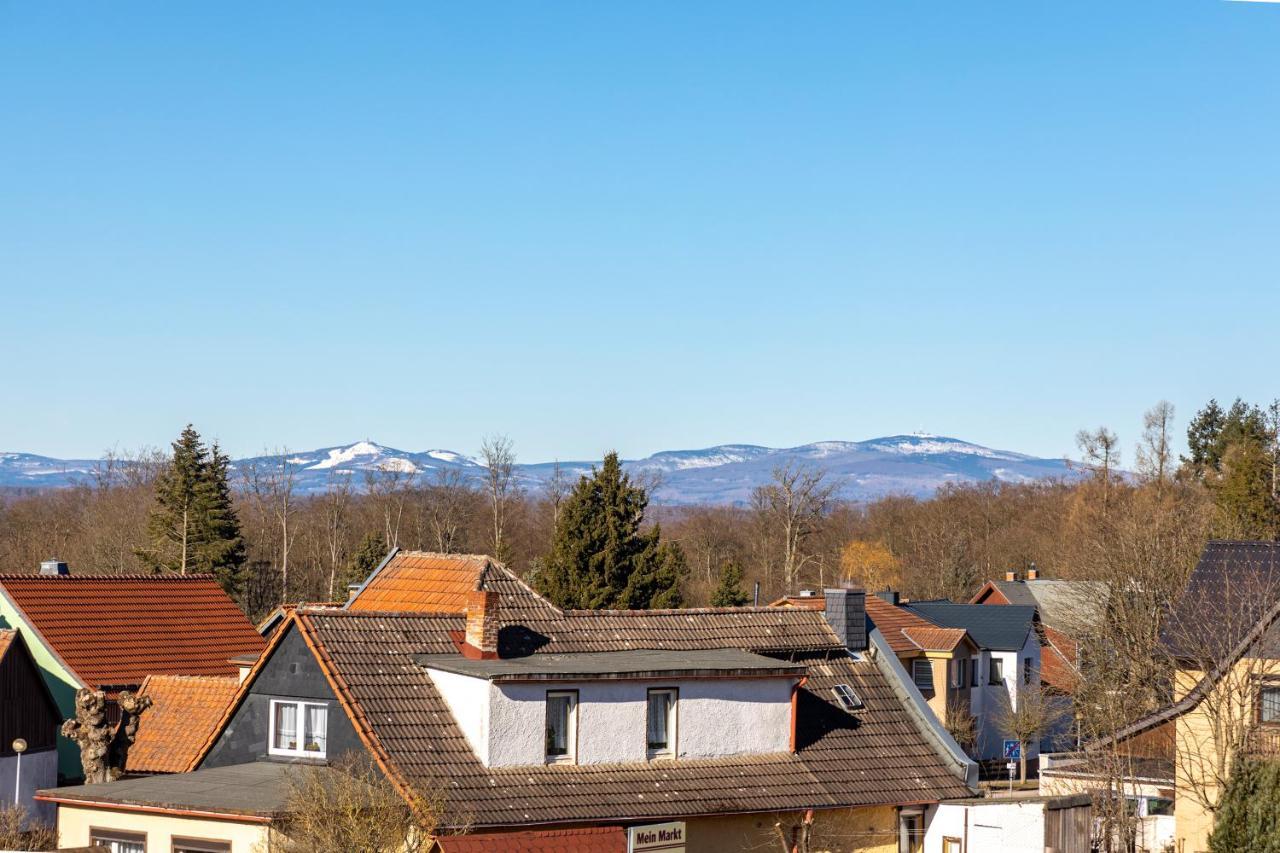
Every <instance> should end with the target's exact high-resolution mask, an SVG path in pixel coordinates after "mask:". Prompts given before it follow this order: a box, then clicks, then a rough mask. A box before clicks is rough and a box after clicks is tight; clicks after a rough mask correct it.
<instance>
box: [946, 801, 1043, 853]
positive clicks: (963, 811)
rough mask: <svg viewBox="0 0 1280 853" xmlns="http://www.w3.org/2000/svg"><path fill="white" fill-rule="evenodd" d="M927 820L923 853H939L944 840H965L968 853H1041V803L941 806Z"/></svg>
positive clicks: (953, 804) (955, 804)
mask: <svg viewBox="0 0 1280 853" xmlns="http://www.w3.org/2000/svg"><path fill="white" fill-rule="evenodd" d="M927 817H928V820H927V827H926V829H925V842H924V850H925V853H941V851H942V849H943V847H942V842H943V839H945V838H959V839H961V840H962V841H963V840H964V839H966V838H967V839H968V842H969V843H968V846H967V847H966V848H965V849H967V850H969V851H971V853H1044V805H1043V803H1038V802H1037V803H1018V802H1001V801H999V800H991V801H989V802H984V803H981V804H971V803H942V804H940V805H937V806H934V807H933V808H932V809H930V813H929V814H928V816H927Z"/></svg>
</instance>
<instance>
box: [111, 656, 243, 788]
mask: <svg viewBox="0 0 1280 853" xmlns="http://www.w3.org/2000/svg"><path fill="white" fill-rule="evenodd" d="M239 686H240V680H239V679H238V678H237V677H235V676H233V675H149V676H147V679H146V681H144V682H142V687H141V688H140V689H139V691H138V692H139V693H140V694H141V695H143V696H149V697H151V703H152V704H151V707H150V708H148V709H147V710H146V711H144V712H143V713H142V715H141V716H140V717H139V718H138V735H137V739H136V740H135V741H134V743H133V746H131V747H130V748H129V756H128V761H127V764H126V767H125V769H126V770H128V771H129V772H130V773H181V772H182V771H184V770H186V769H187V766H188V765H189V764H191V762H192V760H193V759H194V758H195V757H196V755H197V754H198V753H199V752H200V750H201V748H202V747H203V746H204V743H205V741H206V740H207V739H208V737H209V733H210V732H211V731H213V728H214V726H216V725H217V724H218V721H219V720H221V719H222V715H223V713H224V712H225V711H226V709H227V705H228V704H230V702H231V697H233V696H235V694H236V688H238V687H239Z"/></svg>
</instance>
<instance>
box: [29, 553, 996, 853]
mask: <svg viewBox="0 0 1280 853" xmlns="http://www.w3.org/2000/svg"><path fill="white" fill-rule="evenodd" d="M442 560H445V558H443V557H441V556H440V555H420V554H412V553H404V552H396V553H393V555H392V556H391V557H390V558H389V559H388V560H387V561H385V562H384V564H383V565H382V566H380V567H379V568H378V569H377V570H375V572H374V573H373V575H371V577H370V579H369V580H368V581H366V583H365V585H364V589H363V591H361V592H359V593H357V595H356V596H354V597H353V599H352V600H351V603H350V604H349V605H348V606H347V607H346V608H344V609H340V610H339V609H333V608H311V607H300V608H298V609H296V610H294V611H292V612H291V613H289V614H288V616H287V617H286V619H285V621H284V623H283V624H282V625H281V626H280V627H279V628H278V629H277V630H276V631H275V633H274V634H273V635H272V638H271V642H270V645H269V647H268V649H267V650H266V652H265V653H264V654H263V655H262V656H261V658H260V659H259V660H258V662H257V663H256V664H255V666H254V667H253V669H252V671H251V672H250V673H249V674H248V676H247V677H246V678H245V680H244V682H243V683H242V684H241V685H240V686H239V688H238V689H237V692H236V695H235V697H234V698H233V699H232V701H231V703H230V704H229V705H228V707H227V709H226V711H225V713H224V716H223V718H222V720H221V721H220V722H219V724H218V725H216V726H215V727H214V728H213V730H212V731H211V733H210V735H209V736H208V738H207V740H206V742H205V744H204V746H203V748H202V749H201V751H200V753H199V755H198V756H197V757H196V759H195V760H193V761H192V762H191V764H190V765H189V771H190V772H187V773H182V774H176V775H173V776H167V777H152V778H149V779H125V780H120V781H117V782H112V783H107V784H103V785H96V786H93V789H92V790H91V791H88V790H85V789H84V788H60V789H56V790H51V791H46V792H44V793H43V794H42V796H43V797H44V798H45V799H46V800H47V801H49V802H56V803H58V805H59V829H60V833H61V842H62V844H64V845H78V844H85V843H88V842H89V841H90V840H91V839H92V838H94V837H105V836H104V835H102V833H112V832H114V833H116V834H128V833H133V835H132V836H130V837H133V838H138V837H140V836H146V842H147V843H148V844H150V845H152V846H151V848H150V849H167V845H168V844H170V839H172V838H175V837H198V838H204V839H213V840H217V841H220V842H222V844H223V846H222V847H221V848H220V849H222V850H227V851H232V853H241V851H246V853H247V851H248V850H249V849H251V848H250V846H249V845H251V844H253V843H257V841H260V840H261V839H262V838H263V836H264V835H265V833H266V827H267V826H268V825H269V823H270V821H271V819H272V816H273V814H275V813H276V812H278V810H279V809H280V808H281V807H282V805H283V804H282V803H281V802H280V794H279V793H276V794H275V795H271V794H270V792H271V791H273V790H277V791H278V789H279V788H282V787H283V785H282V784H281V783H282V780H283V779H284V777H285V774H287V773H288V772H289V768H290V766H291V762H298V761H303V762H323V761H328V760H332V759H334V758H336V757H338V756H341V755H343V754H344V753H348V752H357V753H360V754H365V755H369V756H371V757H372V758H373V759H374V760H376V762H377V763H378V765H379V766H380V767H381V768H382V769H383V770H384V771H385V772H386V774H387V777H388V779H389V780H391V782H392V783H393V784H395V785H396V786H397V787H399V788H400V789H401V790H402V791H405V792H415V793H418V794H421V795H423V796H427V797H431V796H439V797H440V800H441V803H442V806H443V829H444V830H445V833H444V837H442V838H441V840H440V844H441V846H442V848H443V849H444V850H446V851H449V850H452V849H468V848H466V847H465V844H466V842H465V841H462V842H461V843H462V844H463V845H464V846H463V847H461V848H459V847H458V846H457V845H458V843H459V842H458V841H456V840H451V839H450V838H449V833H450V832H451V831H455V830H458V829H464V828H465V829H467V830H468V833H467V834H468V835H473V834H479V835H501V836H503V837H507V836H508V835H509V836H510V839H509V840H510V844H509V845H504V846H494V845H489V846H486V847H485V849H488V850H499V851H501V850H523V849H538V848H532V847H529V846H527V845H526V846H520V845H522V844H525V840H521V838H520V834H522V833H528V832H530V831H537V832H552V833H554V832H562V831H563V832H567V831H570V830H575V831H576V830H598V834H599V835H600V836H601V837H604V838H609V839H613V840H612V841H607V842H602V843H608V844H614V843H616V839H617V837H618V831H621V832H625V833H626V834H627V835H628V836H629V837H631V838H632V840H633V841H634V840H635V839H636V838H641V839H644V838H649V837H654V838H658V837H664V833H665V834H666V837H671V838H675V837H677V836H678V839H679V841H680V842H682V843H683V844H685V845H686V846H687V849H688V850H697V851H711V853H715V851H720V850H725V851H728V850H733V851H737V850H741V849H744V848H746V847H749V846H751V845H754V844H768V845H774V844H776V843H777V833H778V831H779V828H777V827H775V823H780V824H781V827H780V828H781V830H782V831H783V833H784V835H786V836H787V837H790V836H791V834H792V833H793V832H798V831H800V827H801V825H802V824H803V823H804V822H805V821H806V819H807V818H808V817H812V819H813V829H814V835H815V838H818V837H821V836H822V835H823V833H825V834H826V835H827V837H828V838H829V839H830V844H829V845H828V846H829V847H830V849H832V850H848V849H855V845H854V843H853V842H851V841H849V839H853V838H856V839H858V842H857V844H856V849H867V843H866V842H867V839H878V842H877V844H876V845H872V849H880V850H886V851H893V850H898V849H901V850H904V851H912V853H914V851H917V850H919V849H920V847H919V841H920V840H921V839H923V838H924V831H925V815H926V812H927V809H928V807H929V806H930V805H932V804H935V803H937V802H939V801H943V800H948V799H953V798H960V797H968V796H971V795H972V793H973V788H972V784H973V783H974V782H976V768H975V767H974V765H973V763H972V762H971V761H969V760H968V759H967V758H966V757H965V756H964V755H963V753H962V752H961V751H960V750H959V748H958V747H957V746H956V745H955V743H954V741H952V740H951V739H950V738H949V736H947V735H946V733H945V732H943V731H942V730H941V728H940V727H939V726H938V725H937V723H936V721H934V720H933V719H932V716H931V714H929V712H928V709H927V708H925V707H924V706H923V703H919V704H916V702H913V701H912V699H911V697H910V695H909V694H910V693H911V692H913V691H912V689H911V688H910V687H909V685H908V684H907V683H906V681H907V676H906V673H905V671H904V670H903V668H902V665H901V663H900V662H899V660H898V658H897V656H896V655H895V654H894V653H893V652H892V650H891V649H890V648H889V646H888V645H887V644H886V643H885V641H884V639H883V637H882V636H881V635H880V632H879V631H876V630H872V631H871V632H870V634H868V632H867V629H866V628H867V626H866V615H865V611H864V596H863V594H862V592H861V591H860V590H843V589H842V590H830V591H828V592H827V594H826V596H825V601H824V609H823V610H821V611H818V610H811V609H800V608H794V609H785V608H720V609H716V608H707V609H691V610H675V611H572V610H570V611H565V610H561V609H559V608H557V607H554V606H553V605H551V604H550V603H549V602H547V601H546V600H544V599H542V598H541V597H540V596H538V595H536V594H535V593H534V592H533V591H532V590H530V589H529V588H528V587H526V586H525V585H524V584H523V583H521V582H520V581H519V580H518V579H517V578H516V577H515V576H514V575H513V574H511V573H510V572H509V571H507V570H506V569H505V568H504V567H502V566H501V565H499V564H497V563H493V562H492V561H489V560H488V559H486V558H479V559H477V560H473V561H471V562H468V560H471V558H458V560H457V563H456V564H455V565H453V566H447V565H442V563H441V562H440V561H442ZM455 570H456V571H457V572H458V573H459V574H460V575H461V576H460V577H453V576H451V574H450V573H452V572H454V571H455ZM409 575H416V576H418V578H419V580H422V579H423V578H427V577H436V578H439V579H440V580H441V581H442V583H441V584H440V585H439V586H438V587H437V588H436V589H435V590H424V589H422V588H420V587H417V586H414V585H412V584H411V585H410V586H408V587H405V588H402V589H401V594H403V595H405V596H408V597H409V599H410V600H409V601H407V602H406V600H404V599H402V598H401V597H399V595H393V594H392V592H391V587H390V586H387V585H386V584H389V583H390V582H391V581H393V580H394V581H395V583H397V584H399V583H401V582H402V581H405V580H406V576H409ZM468 583H469V585H470V589H469V590H464V595H463V597H462V602H461V606H462V608H463V611H464V612H457V611H456V610H453V609H451V608H453V607H456V606H457V605H458V602H457V599H456V598H455V599H448V598H446V595H448V594H452V593H453V592H455V591H456V590H457V588H458V587H460V586H463V585H465V584H468ZM379 590H381V591H379ZM428 593H429V594H428ZM375 601H376V602H378V604H377V605H376V606H377V607H383V608H397V607H403V606H405V605H406V603H407V604H408V605H409V606H413V607H417V608H418V609H417V610H394V609H392V610H378V609H365V608H366V607H372V606H374V605H373V604H372V602H375ZM915 696H916V697H917V701H918V696H919V694H918V693H916V694H915ZM161 781H162V782H163V785H159V784H157V783H158V782H161ZM273 786H274V787H273ZM615 830H617V831H615ZM95 833H98V835H95ZM513 833H514V834H513ZM526 840H527V839H526ZM672 843H675V842H672ZM451 844H452V845H454V846H453V847H451V846H450V845H451ZM900 845H901V846H900ZM574 849H578V848H574ZM583 849H592V850H596V849H599V850H606V849H616V847H607V846H596V847H589V848H583ZM633 849H644V848H643V847H633ZM671 849H676V848H674V847H673V848H671Z"/></svg>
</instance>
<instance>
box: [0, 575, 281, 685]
mask: <svg viewBox="0 0 1280 853" xmlns="http://www.w3.org/2000/svg"><path fill="white" fill-rule="evenodd" d="M0 593H3V594H4V595H5V596H7V597H8V598H9V600H10V601H11V602H12V603H13V604H14V606H15V607H16V608H17V609H18V611H19V613H20V614H21V615H22V616H23V617H24V618H25V619H26V621H27V622H28V623H29V624H30V625H31V627H32V628H34V629H35V631H36V632H38V634H39V637H37V638H36V639H38V640H42V641H43V642H44V643H45V644H46V645H47V646H48V647H49V648H50V649H52V650H53V652H54V653H55V654H57V656H58V657H60V658H61V659H62V661H63V662H64V663H65V664H66V665H67V667H68V668H70V669H71V670H72V672H74V673H75V675H76V677H77V678H79V679H80V680H81V681H82V682H84V683H85V684H88V685H90V686H93V687H103V686H111V687H123V686H129V685H137V684H141V683H142V680H143V679H144V678H146V677H147V676H148V675H162V674H163V675H235V674H237V673H238V671H239V669H238V667H236V666H234V665H233V664H231V663H229V662H228V659H229V658H232V657H236V656H238V655H243V654H253V655H257V654H259V653H261V652H262V650H263V649H264V648H266V641H265V640H264V639H263V638H262V637H260V636H259V635H258V632H257V631H256V630H254V627H253V623H251V622H250V621H249V620H248V619H247V618H245V615H244V614H243V613H242V612H240V608H238V607H236V604H235V602H233V601H232V600H231V599H230V598H229V597H228V596H227V594H226V593H225V592H223V591H222V587H220V586H218V582H217V581H216V580H215V579H214V578H213V576H211V575H185V576H172V575H100V576H83V577H74V576H73V577H65V576H63V577H49V576H40V575H0Z"/></svg>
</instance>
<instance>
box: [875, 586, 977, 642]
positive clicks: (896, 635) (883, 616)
mask: <svg viewBox="0 0 1280 853" xmlns="http://www.w3.org/2000/svg"><path fill="white" fill-rule="evenodd" d="M867 616H869V617H871V621H872V622H874V623H875V626H876V627H877V628H879V629H880V633H881V634H882V635H884V639H885V642H887V643H888V644H889V648H891V649H893V650H894V652H895V653H897V654H900V655H907V654H914V653H916V652H918V651H920V649H921V648H922V646H921V645H919V644H918V643H916V642H915V641H914V640H912V639H911V637H908V636H907V634H906V633H904V632H906V631H914V632H917V633H918V634H919V635H920V637H921V638H922V639H925V638H926V636H925V635H926V634H927V635H928V636H927V639H928V640H929V641H934V640H938V639H939V638H938V637H935V636H933V633H934V632H936V631H937V630H938V626H937V625H935V624H933V623H932V622H930V621H929V620H928V619H925V618H924V617H923V616H917V615H916V614H914V613H912V612H911V611H909V610H907V609H905V608H902V607H898V606H896V605H893V604H890V603H889V602H887V601H885V600H884V599H883V598H880V597H879V596H876V595H868V596H867ZM960 634H961V636H963V635H964V631H963V630H961V631H960ZM956 642H959V640H958V639H957V640H956ZM953 647H954V644H952V646H948V647H947V648H953Z"/></svg>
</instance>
